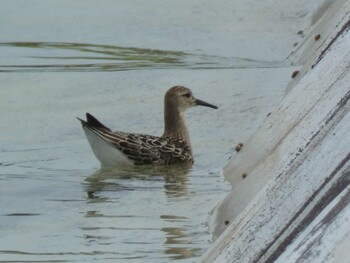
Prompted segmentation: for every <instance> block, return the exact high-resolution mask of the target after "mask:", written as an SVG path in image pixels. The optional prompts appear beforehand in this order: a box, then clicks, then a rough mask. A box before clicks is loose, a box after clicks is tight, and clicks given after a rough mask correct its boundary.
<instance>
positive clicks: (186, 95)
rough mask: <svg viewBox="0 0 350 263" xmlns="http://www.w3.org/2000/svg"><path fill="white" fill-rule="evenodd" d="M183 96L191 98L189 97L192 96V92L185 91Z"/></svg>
mask: <svg viewBox="0 0 350 263" xmlns="http://www.w3.org/2000/svg"><path fill="white" fill-rule="evenodd" d="M182 96H184V97H186V98H189V97H191V93H185V94H183V95H182Z"/></svg>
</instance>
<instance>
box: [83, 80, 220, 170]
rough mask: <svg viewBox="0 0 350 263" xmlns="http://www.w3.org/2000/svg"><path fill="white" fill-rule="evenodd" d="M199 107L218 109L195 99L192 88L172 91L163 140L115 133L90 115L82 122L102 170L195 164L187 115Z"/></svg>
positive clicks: (167, 96)
mask: <svg viewBox="0 0 350 263" xmlns="http://www.w3.org/2000/svg"><path fill="white" fill-rule="evenodd" d="M195 105H202V106H207V107H211V108H215V109H216V108H217V107H216V106H214V105H211V104H209V103H206V102H204V101H201V100H198V99H195V98H194V97H193V95H192V92H191V91H190V90H189V89H188V88H185V87H182V86H175V87H172V88H170V89H169V90H168V91H167V92H166V94H165V98H164V123H165V127H164V133H163V135H162V136H160V137H157V136H153V135H146V134H136V133H126V132H120V131H116V132H113V131H111V130H110V129H109V128H107V127H106V126H105V125H103V124H102V123H101V122H99V121H98V120H97V119H96V118H95V117H93V116H92V115H91V114H89V113H87V114H86V121H85V120H81V119H79V120H80V121H81V123H82V126H83V129H84V132H85V134H86V137H87V139H88V141H89V143H90V146H91V148H92V151H93V152H94V154H95V156H96V157H97V159H98V160H99V161H100V162H101V165H102V167H113V166H130V165H144V164H153V165H171V164H192V163H193V156H192V147H191V142H190V138H189V134H188V130H187V126H186V122H185V117H184V111H185V110H186V109H187V108H189V107H191V106H195Z"/></svg>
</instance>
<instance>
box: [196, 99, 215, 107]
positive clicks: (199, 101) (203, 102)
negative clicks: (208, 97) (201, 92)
mask: <svg viewBox="0 0 350 263" xmlns="http://www.w3.org/2000/svg"><path fill="white" fill-rule="evenodd" d="M195 103H196V105H200V106H205V107H209V108H213V109H217V108H218V107H216V106H215V105H213V104H210V103H208V102H205V101H202V100H199V99H196V100H195Z"/></svg>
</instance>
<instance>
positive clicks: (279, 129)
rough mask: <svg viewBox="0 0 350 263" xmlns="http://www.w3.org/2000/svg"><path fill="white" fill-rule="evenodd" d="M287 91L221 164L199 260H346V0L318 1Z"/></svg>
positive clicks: (349, 129)
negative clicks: (224, 192)
mask: <svg viewBox="0 0 350 263" xmlns="http://www.w3.org/2000/svg"><path fill="white" fill-rule="evenodd" d="M311 15H312V23H313V24H312V25H311V28H310V31H309V32H307V35H306V37H305V40H304V42H303V43H301V45H299V46H298V48H297V49H296V50H295V51H294V52H293V53H292V54H291V55H290V57H289V58H288V60H289V61H290V63H292V64H298V65H301V66H302V68H301V70H300V72H298V74H297V73H295V75H296V76H295V77H294V78H293V80H292V81H291V83H290V86H289V89H288V90H289V91H288V94H287V95H286V96H285V98H284V99H283V101H282V102H281V103H280V105H279V107H278V108H277V109H276V110H275V111H274V112H272V113H271V114H270V115H269V116H268V117H267V118H266V120H265V122H264V123H263V125H262V126H261V127H260V128H259V129H258V131H257V132H256V133H255V134H254V135H253V136H252V137H251V138H250V139H249V141H248V142H245V143H244V146H243V149H242V150H241V151H240V152H239V153H237V154H236V155H235V156H234V157H233V158H232V159H231V161H230V163H229V164H228V165H227V166H226V167H225V169H224V172H225V177H226V179H227V180H228V181H229V182H230V183H231V184H232V186H233V190H232V191H231V193H230V194H229V195H228V196H227V197H226V198H225V199H224V200H223V201H222V202H221V203H220V204H219V205H218V206H217V207H216V209H215V210H214V213H213V215H212V218H211V221H212V222H211V228H212V231H213V235H214V237H215V238H217V239H216V241H215V242H214V244H213V245H212V246H211V248H210V249H209V250H208V251H207V252H206V253H205V254H204V255H203V256H202V258H201V259H200V260H199V262H249V263H250V262H350V249H349V248H350V31H349V29H350V1H344V0H338V1H325V2H324V3H323V5H321V6H320V7H319V8H318V9H317V10H315V12H314V13H313V14H311Z"/></svg>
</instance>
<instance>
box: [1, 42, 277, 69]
mask: <svg viewBox="0 0 350 263" xmlns="http://www.w3.org/2000/svg"><path fill="white" fill-rule="evenodd" d="M0 48H1V49H2V54H4V56H5V57H6V60H5V61H6V63H5V64H2V65H0V72H38V71H40V72H43V71H45V72H86V71H105V72H108V71H125V70H135V69H178V68H181V69H225V68H271V67H273V68H274V67H282V66H283V65H282V64H281V63H279V62H266V61H258V60H252V59H248V58H239V57H220V56H212V55H203V54H191V53H188V52H181V51H170V50H158V49H149V48H136V47H121V46H113V45H97V44H87V43H61V42H2V43H0ZM19 51H21V52H19ZM11 54H16V55H11ZM18 54H22V55H21V56H18ZM28 62H30V63H29V64H28ZM33 62H34V63H33Z"/></svg>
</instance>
